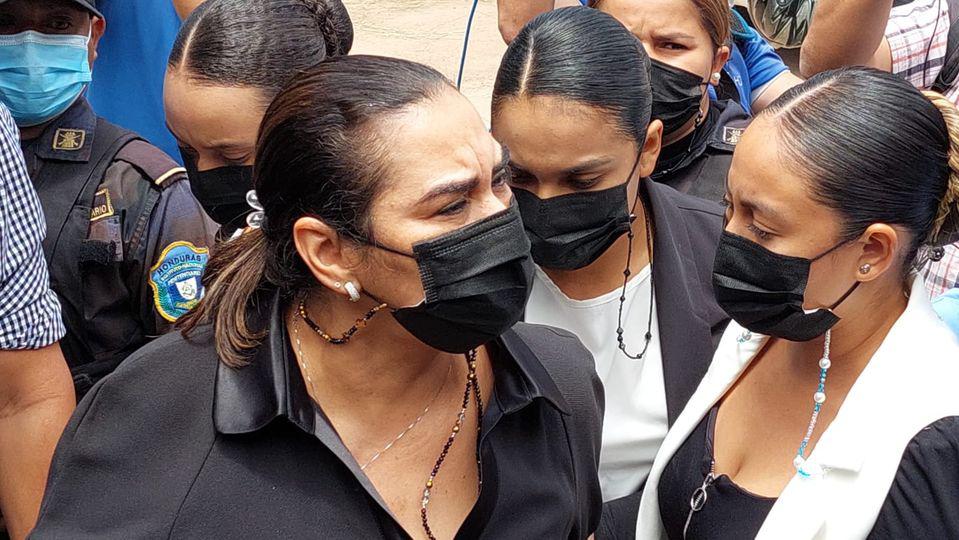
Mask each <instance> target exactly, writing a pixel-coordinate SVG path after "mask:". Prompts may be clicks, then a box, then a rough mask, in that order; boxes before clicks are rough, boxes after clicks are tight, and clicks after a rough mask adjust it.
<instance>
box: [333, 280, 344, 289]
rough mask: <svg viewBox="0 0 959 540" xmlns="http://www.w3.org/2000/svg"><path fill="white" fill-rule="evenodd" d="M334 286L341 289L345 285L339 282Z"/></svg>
mask: <svg viewBox="0 0 959 540" xmlns="http://www.w3.org/2000/svg"><path fill="white" fill-rule="evenodd" d="M333 286H334V287H336V288H337V289H339V288H340V287H342V286H343V284H342V283H340V282H339V281H337V282H336V283H334V284H333Z"/></svg>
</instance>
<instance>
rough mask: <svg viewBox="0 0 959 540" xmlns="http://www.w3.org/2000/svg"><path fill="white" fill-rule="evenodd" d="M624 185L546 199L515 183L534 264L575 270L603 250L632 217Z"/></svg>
mask: <svg viewBox="0 0 959 540" xmlns="http://www.w3.org/2000/svg"><path fill="white" fill-rule="evenodd" d="M628 184H629V182H625V183H623V184H620V185H618V186H616V187H612V188H609V189H604V190H602V191H582V192H578V193H570V194H567V195H560V196H558V197H552V198H549V199H540V198H539V197H537V196H536V195H533V194H532V193H530V192H529V191H526V190H524V189H517V188H514V189H513V193H514V194H515V196H516V201H517V202H518V203H519V210H520V213H521V214H522V215H523V226H524V227H525V228H526V234H527V235H528V236H529V240H530V243H531V244H532V254H533V260H534V261H536V264H538V265H540V266H541V267H543V268H550V269H556V270H576V269H579V268H583V267H585V266H588V265H590V264H592V263H593V262H594V261H595V260H596V259H598V258H599V257H600V256H601V255H602V254H603V253H605V252H606V250H607V249H609V246H611V245H613V243H614V242H616V240H617V239H618V238H619V237H620V236H622V235H623V234H625V233H626V232H627V231H628V230H629V227H630V224H631V223H632V221H633V220H632V216H631V215H630V213H629V206H628V204H629V203H628V196H627V194H626V186H627V185H628Z"/></svg>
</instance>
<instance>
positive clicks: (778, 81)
mask: <svg viewBox="0 0 959 540" xmlns="http://www.w3.org/2000/svg"><path fill="white" fill-rule="evenodd" d="M802 82H803V80H802V79H800V78H799V77H797V76H795V75H793V73H792V72H791V71H783V72H782V73H780V74H779V75H778V76H777V77H776V78H775V79H773V80H772V81H770V82H769V84H767V85H766V86H765V87H764V88H763V89H762V90H761V91H760V92H759V95H757V96H756V97H755V99H753V103H752V109H753V114H757V113H759V112H760V111H762V110H763V109H765V108H766V107H768V106H769V104H770V103H772V102H773V101H776V99H777V98H778V97H779V96H781V95H783V94H784V93H785V92H786V90H789V89H790V88H792V87H793V86H796V85H797V84H800V83H802Z"/></svg>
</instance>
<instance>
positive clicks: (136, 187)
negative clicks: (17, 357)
mask: <svg viewBox="0 0 959 540" xmlns="http://www.w3.org/2000/svg"><path fill="white" fill-rule="evenodd" d="M21 144H22V147H23V150H24V157H25V158H26V163H27V170H28V172H29V174H30V177H31V179H32V180H33V184H34V186H35V187H36V189H37V193H38V194H39V196H40V201H41V204H42V206H43V208H44V213H45V214H46V221H47V238H46V240H45V241H44V253H45V255H46V256H47V262H48V265H49V267H50V274H51V285H52V287H53V289H54V291H56V293H57V294H58V296H59V297H60V301H61V304H62V305H63V314H64V319H65V321H66V324H67V337H66V338H65V339H64V340H63V341H62V342H61V347H62V348H63V352H64V355H65V356H66V358H67V362H68V364H69V365H70V368H71V371H73V374H74V381H75V382H76V385H77V392H78V397H79V396H80V395H82V394H83V393H85V392H86V390H88V389H89V387H90V386H92V384H93V383H94V382H96V380H98V379H100V378H102V377H103V376H105V375H106V374H108V373H109V372H111V371H112V370H113V369H114V368H115V367H116V366H117V365H118V364H119V363H120V362H121V361H122V360H123V359H124V358H126V357H127V356H128V355H129V354H130V353H132V352H133V351H134V350H136V349H138V348H140V347H141V346H142V345H144V344H145V343H146V342H147V341H149V340H150V339H151V338H153V337H156V336H158V335H161V334H163V333H165V332H167V331H168V330H170V328H171V326H172V323H173V322H175V321H176V319H177V318H178V317H180V316H181V315H183V314H184V313H186V312H187V311H189V309H190V308H192V307H193V306H194V305H195V304H196V303H197V302H198V301H199V298H200V296H201V294H202V288H201V285H200V277H201V275H202V272H203V270H204V268H205V266H206V262H207V260H208V259H209V248H210V247H211V245H212V241H213V237H214V233H215V230H216V225H215V224H214V223H213V222H212V221H210V220H209V218H208V217H207V216H206V214H205V213H204V212H203V210H202V208H201V207H200V205H199V203H198V202H197V201H196V200H195V199H194V197H193V194H192V193H191V191H190V185H189V182H188V180H187V177H186V172H185V170H184V169H183V168H181V167H179V166H178V165H177V164H176V163H175V162H174V161H173V160H172V159H170V158H169V157H168V156H166V154H163V153H162V152H161V151H160V150H159V149H157V148H155V147H153V146H151V145H149V144H148V143H147V142H146V141H144V140H142V139H140V138H139V137H137V136H136V135H135V134H133V133H132V132H129V131H126V130H123V129H121V128H118V127H116V126H114V125H112V124H110V123H108V122H106V121H105V120H103V119H100V118H97V116H96V114H94V112H93V110H92V109H91V108H90V106H89V104H88V103H87V102H86V100H84V99H83V98H81V99H79V100H78V101H77V103H75V104H74V105H73V106H71V107H70V109H68V110H67V111H66V112H65V113H64V114H62V115H61V116H60V117H59V118H57V119H55V120H54V121H52V122H51V123H50V124H49V125H48V126H47V127H46V128H45V129H44V131H43V133H42V134H41V135H40V136H39V137H37V138H35V139H32V140H28V141H23V142H22V143H21Z"/></svg>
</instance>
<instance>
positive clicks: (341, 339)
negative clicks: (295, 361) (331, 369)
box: [297, 297, 386, 345]
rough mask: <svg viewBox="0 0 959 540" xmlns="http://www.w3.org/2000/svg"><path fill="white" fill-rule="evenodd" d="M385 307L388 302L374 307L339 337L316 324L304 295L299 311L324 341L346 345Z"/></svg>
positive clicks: (301, 316) (304, 320) (307, 323)
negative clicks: (308, 313) (308, 312)
mask: <svg viewBox="0 0 959 540" xmlns="http://www.w3.org/2000/svg"><path fill="white" fill-rule="evenodd" d="M385 307H386V304H380V305H378V306H376V307H374V308H373V309H371V310H369V311H367V312H366V315H364V316H363V317H361V318H359V319H356V322H355V323H353V326H351V327H350V329H349V330H347V331H346V332H343V335H342V336H340V337H338V338H335V337H333V336H331V335H329V334H327V333H326V332H325V331H323V329H322V328H320V325H318V324H316V322H314V321H313V319H311V318H310V316H309V315H307V313H306V297H303V299H302V300H300V307H299V308H298V310H297V311H298V312H299V315H300V318H301V319H303V322H305V323H306V325H307V326H309V327H310V329H311V330H313V331H314V332H316V333H317V334H319V336H320V337H321V338H323V341H326V342H327V343H331V344H333V345H346V344H347V343H349V342H350V339H351V338H352V337H353V334H355V333H356V332H357V331H358V330H359V329H360V328H366V325H367V324H368V323H369V322H370V319H372V318H373V316H374V315H376V314H377V313H379V312H380V311H381V310H382V309H384V308H385Z"/></svg>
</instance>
